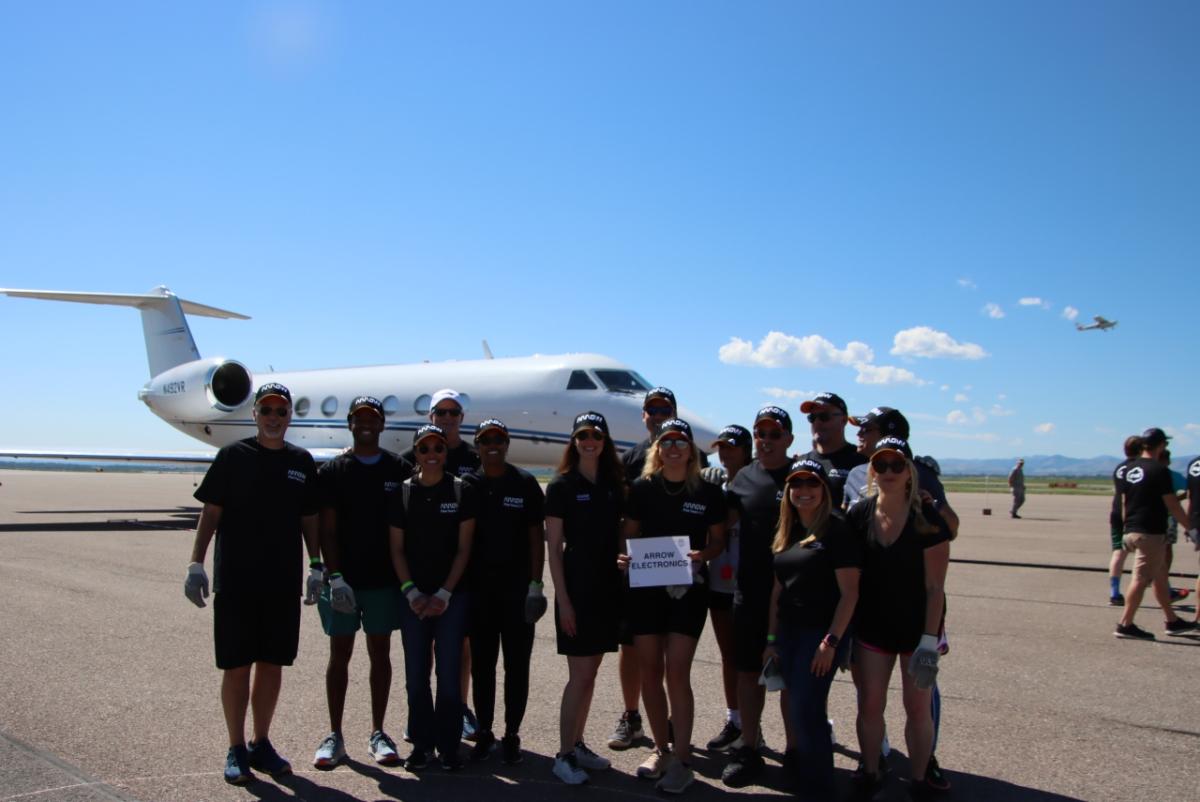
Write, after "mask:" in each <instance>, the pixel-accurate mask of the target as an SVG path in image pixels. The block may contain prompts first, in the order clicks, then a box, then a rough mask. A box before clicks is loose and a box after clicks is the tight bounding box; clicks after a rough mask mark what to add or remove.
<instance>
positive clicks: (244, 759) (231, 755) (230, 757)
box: [225, 744, 254, 785]
mask: <svg viewBox="0 0 1200 802" xmlns="http://www.w3.org/2000/svg"><path fill="white" fill-rule="evenodd" d="M253 781H254V774H253V773H252V772H251V771H250V755H249V753H248V752H247V751H246V746H245V744H238V745H237V746H231V747H229V752H228V753H227V754H226V755H225V782H227V783H229V784H230V785H245V784H246V783H248V782H253Z"/></svg>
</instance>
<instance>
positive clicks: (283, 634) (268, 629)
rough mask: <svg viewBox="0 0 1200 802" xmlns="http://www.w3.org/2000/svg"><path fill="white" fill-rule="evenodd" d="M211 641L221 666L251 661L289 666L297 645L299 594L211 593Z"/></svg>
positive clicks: (232, 665)
mask: <svg viewBox="0 0 1200 802" xmlns="http://www.w3.org/2000/svg"><path fill="white" fill-rule="evenodd" d="M213 643H214V644H215V646H216V652H217V668H220V669H222V670H224V669H230V668H241V667H242V666H248V665H250V664H251V663H274V664H275V665H278V666H290V665H291V664H292V663H294V662H295V661H296V652H297V650H298V649H299V645H300V596H299V594H296V593H293V592H290V591H289V592H282V593H275V594H263V595H257V594H256V595H253V596H240V595H233V594H230V593H216V594H213Z"/></svg>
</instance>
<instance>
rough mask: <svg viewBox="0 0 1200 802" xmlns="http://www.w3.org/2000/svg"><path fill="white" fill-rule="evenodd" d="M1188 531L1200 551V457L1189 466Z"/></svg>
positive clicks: (1199, 618)
mask: <svg viewBox="0 0 1200 802" xmlns="http://www.w3.org/2000/svg"><path fill="white" fill-rule="evenodd" d="M1187 494H1188V531H1187V534H1186V535H1185V537H1186V538H1187V539H1188V542H1189V543H1191V544H1192V548H1193V549H1195V550H1196V551H1200V534H1198V533H1200V457H1196V458H1195V459H1194V460H1192V461H1191V462H1189V463H1188V466H1187ZM1196 598H1197V599H1200V577H1198V578H1197V579H1196ZM1196 623H1197V624H1200V604H1198V605H1196Z"/></svg>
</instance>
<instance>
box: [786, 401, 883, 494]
mask: <svg viewBox="0 0 1200 802" xmlns="http://www.w3.org/2000/svg"><path fill="white" fill-rule="evenodd" d="M800 411H801V412H803V413H804V414H805V415H807V416H808V422H809V425H811V426H812V443H813V448H812V451H809V452H808V453H807V454H805V455H803V456H802V457H801V459H813V460H816V461H817V462H819V463H821V464H822V465H823V466H825V472H826V473H827V474H828V476H829V495H830V500H831V501H832V502H833V508H834V509H835V510H836V509H840V508H841V506H842V488H843V487H844V486H845V484H846V477H847V476H849V475H850V470H851V469H852V468H854V467H855V466H857V465H862V464H863V463H865V462H866V461H867V458H866V457H864V456H863V455H862V454H860V453H858V449H857V448H855V447H854V446H853V445H851V444H850V443H847V442H846V421H847V415H846V402H845V401H843V400H842V398H841V396H839V395H838V394H837V393H819V394H818V395H817V396H816V397H815V398H813V399H811V400H809V401H805V402H804V403H803V404H801V405H800Z"/></svg>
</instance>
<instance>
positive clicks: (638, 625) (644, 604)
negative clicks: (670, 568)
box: [626, 585, 708, 640]
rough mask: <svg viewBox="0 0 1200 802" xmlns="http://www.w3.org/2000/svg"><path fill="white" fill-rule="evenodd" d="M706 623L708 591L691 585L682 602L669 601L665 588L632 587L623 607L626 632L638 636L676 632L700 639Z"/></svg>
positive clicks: (677, 600) (680, 600)
mask: <svg viewBox="0 0 1200 802" xmlns="http://www.w3.org/2000/svg"><path fill="white" fill-rule="evenodd" d="M707 620H708V588H707V586H705V585H692V586H691V587H690V588H688V591H687V593H685V594H683V598H681V599H672V598H671V597H670V596H669V595H668V594H667V589H666V588H632V589H631V590H630V591H629V604H628V606H627V607H626V622H627V623H628V625H629V632H630V634H631V635H633V636H634V637H636V636H638V635H666V634H668V633H672V632H674V633H676V634H679V635H687V636H688V637H689V638H695V639H697V640H699V639H700V633H701V632H703V631H704V622H705V621H707Z"/></svg>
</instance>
